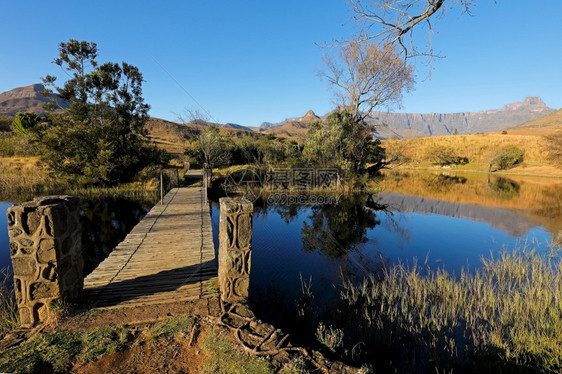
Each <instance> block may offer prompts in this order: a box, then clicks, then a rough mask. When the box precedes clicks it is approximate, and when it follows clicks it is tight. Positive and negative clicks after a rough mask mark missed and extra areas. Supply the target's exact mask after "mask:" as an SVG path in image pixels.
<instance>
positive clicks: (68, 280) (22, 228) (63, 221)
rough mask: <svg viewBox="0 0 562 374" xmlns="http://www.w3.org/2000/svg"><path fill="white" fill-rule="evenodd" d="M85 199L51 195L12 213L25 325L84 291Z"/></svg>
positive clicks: (17, 207)
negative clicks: (82, 220) (82, 225)
mask: <svg viewBox="0 0 562 374" xmlns="http://www.w3.org/2000/svg"><path fill="white" fill-rule="evenodd" d="M79 211H80V207H79V200H78V198H76V197H72V196H47V197H41V198H36V199H35V200H33V201H30V202H26V203H23V204H15V205H13V206H12V207H11V208H9V209H8V211H7V216H8V234H9V237H10V256H11V258H12V265H13V269H14V291H15V293H16V299H17V302H18V308H19V312H20V320H21V324H22V325H23V326H33V325H35V324H37V323H38V322H42V321H44V320H45V319H46V318H48V316H49V313H50V306H51V303H52V302H53V301H54V300H58V299H65V300H70V301H72V300H77V299H79V298H80V297H81V295H82V290H83V288H84V278H83V276H82V270H83V269H82V267H83V261H82V245H81V230H80V223H79Z"/></svg>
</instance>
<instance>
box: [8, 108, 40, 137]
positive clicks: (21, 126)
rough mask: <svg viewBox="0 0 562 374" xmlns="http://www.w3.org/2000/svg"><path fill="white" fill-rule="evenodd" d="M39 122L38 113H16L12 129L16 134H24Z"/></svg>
mask: <svg viewBox="0 0 562 374" xmlns="http://www.w3.org/2000/svg"><path fill="white" fill-rule="evenodd" d="M38 123H39V115H38V114H36V113H33V112H25V113H17V114H16V117H15V118H14V121H13V122H12V129H13V130H14V132H15V133H16V134H18V135H26V134H28V133H29V130H31V129H33V128H34V127H35V125H37V124H38Z"/></svg>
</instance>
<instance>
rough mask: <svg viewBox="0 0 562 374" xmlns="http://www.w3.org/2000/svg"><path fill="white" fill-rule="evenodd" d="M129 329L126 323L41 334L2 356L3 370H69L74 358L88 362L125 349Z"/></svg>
mask: <svg viewBox="0 0 562 374" xmlns="http://www.w3.org/2000/svg"><path fill="white" fill-rule="evenodd" d="M128 340H129V332H128V330H126V329H125V328H124V327H123V326H113V327H107V328H95V329H87V330H83V331H57V332H50V333H39V334H36V335H35V336H34V337H33V338H31V339H30V340H29V341H27V342H26V343H25V344H23V345H22V346H19V347H17V348H15V349H13V350H10V351H8V352H5V353H4V354H2V355H0V371H2V372H17V373H43V372H55V373H61V372H67V371H68V370H69V369H70V366H71V363H72V362H74V361H77V362H80V363H87V362H90V361H95V360H96V359H97V358H98V357H100V356H102V355H104V354H107V353H113V352H116V351H118V350H120V349H123V348H124V347H125V345H126V343H127V342H128Z"/></svg>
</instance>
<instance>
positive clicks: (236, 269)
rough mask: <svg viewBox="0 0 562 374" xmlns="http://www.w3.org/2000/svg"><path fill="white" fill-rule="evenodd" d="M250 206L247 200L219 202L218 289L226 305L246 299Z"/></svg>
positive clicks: (247, 288) (250, 227) (228, 199)
mask: <svg viewBox="0 0 562 374" xmlns="http://www.w3.org/2000/svg"><path fill="white" fill-rule="evenodd" d="M253 212H254V206H253V204H252V203H251V202H250V201H248V200H246V199H231V198H221V199H220V227H219V274H218V275H219V288H220V291H221V297H222V299H223V300H224V301H226V302H236V301H243V300H244V299H246V298H247V297H248V291H249V286H250V268H251V257H252V214H253Z"/></svg>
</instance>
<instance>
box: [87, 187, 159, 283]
mask: <svg viewBox="0 0 562 374" xmlns="http://www.w3.org/2000/svg"><path fill="white" fill-rule="evenodd" d="M152 205H154V200H152V199H136V200H132V199H122V198H121V199H113V198H111V199H107V198H106V199H95V200H85V201H82V202H81V207H82V212H81V214H80V224H81V225H82V253H83V255H84V276H86V275H88V274H89V273H91V272H92V271H93V270H94V269H95V268H96V266H97V265H98V264H99V263H100V262H101V261H103V260H104V259H105V258H106V257H107V256H109V254H110V253H111V251H112V250H113V248H115V247H116V246H117V244H119V243H120V242H121V241H123V239H124V238H125V236H127V234H128V233H129V232H130V231H131V230H132V228H133V227H134V226H135V225H136V224H137V223H138V222H140V220H141V219H142V218H143V217H144V216H145V215H146V213H147V212H148V210H149V208H150V207H151V206H152Z"/></svg>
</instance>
